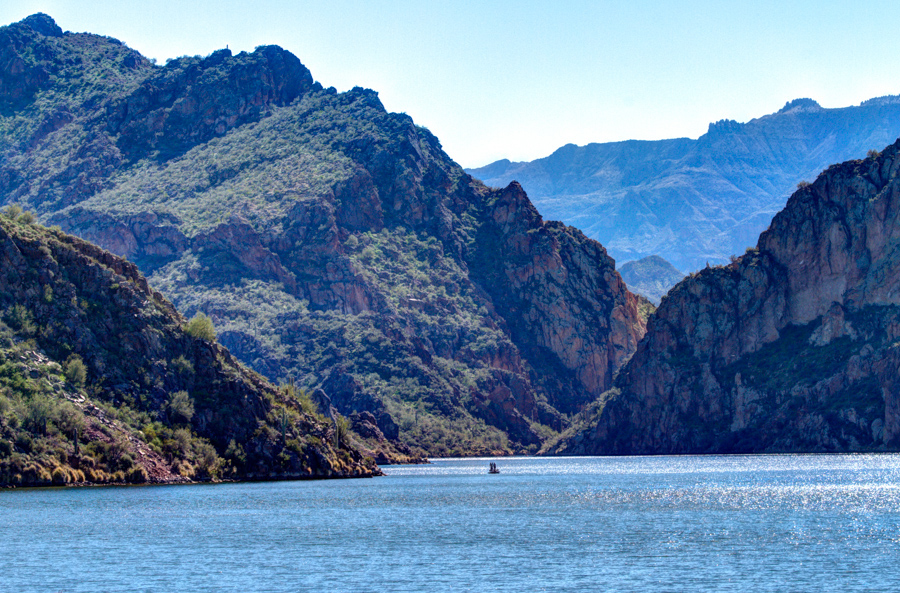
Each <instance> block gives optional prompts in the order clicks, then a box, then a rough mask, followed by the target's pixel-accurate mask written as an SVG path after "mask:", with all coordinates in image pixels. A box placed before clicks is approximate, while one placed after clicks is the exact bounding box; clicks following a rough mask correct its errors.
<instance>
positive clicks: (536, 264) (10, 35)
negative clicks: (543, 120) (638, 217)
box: [0, 15, 645, 455]
mask: <svg viewBox="0 0 900 593" xmlns="http://www.w3.org/2000/svg"><path fill="white" fill-rule="evenodd" d="M0 56H2V57H3V59H2V60H0V68H2V71H0V115H2V119H0V155H2V156H0V202H4V203H16V204H21V205H22V206H23V207H26V208H29V209H31V210H34V211H35V212H36V213H37V214H38V216H39V218H40V220H42V221H44V222H47V223H48V224H56V225H59V226H60V227H62V229H64V230H65V231H67V232H70V233H73V234H75V235H78V236H80V237H83V238H85V239H87V240H89V241H92V242H95V243H97V244H99V245H101V246H102V247H104V248H106V249H108V250H110V251H111V252H113V253H115V254H117V255H120V256H124V257H127V258H128V259H129V260H130V261H132V262H134V263H135V264H136V265H137V267H138V268H139V269H140V270H141V271H142V272H143V273H144V274H145V275H146V276H147V277H148V280H149V282H150V283H151V285H153V286H155V287H157V288H158V290H160V292H161V293H162V294H164V295H166V297H167V298H169V299H171V300H172V302H173V303H174V304H175V306H177V307H178V308H179V310H182V311H184V312H185V313H186V314H188V315H193V314H194V313H195V312H198V311H200V312H203V313H205V314H206V315H208V316H209V317H210V318H211V319H212V320H213V321H214V323H215V326H216V330H217V332H218V336H219V341H220V342H221V343H222V344H223V345H224V346H227V347H228V349H229V350H230V351H231V352H232V353H234V355H235V356H236V357H237V358H238V359H240V360H241V361H243V362H245V363H246V364H248V365H249V366H251V367H252V368H254V369H255V370H257V371H258V372H260V373H261V374H263V375H265V376H266V377H268V378H270V379H272V380H274V381H277V382H288V381H290V380H294V381H295V384H296V385H297V387H298V388H304V389H306V390H307V391H308V392H314V391H315V390H317V389H321V390H322V391H323V392H324V393H322V395H324V396H325V397H326V398H327V401H326V399H324V398H320V401H321V403H322V405H323V406H326V407H328V408H329V409H330V406H334V407H335V409H336V410H337V411H338V412H340V413H341V414H343V415H345V416H348V417H351V416H352V415H353V414H354V413H357V414H363V413H366V414H369V416H366V418H368V419H369V420H372V419H374V422H375V424H374V425H372V423H371V421H370V422H369V423H368V424H369V425H370V426H371V427H372V428H377V429H378V431H380V433H381V434H382V435H383V436H384V437H386V439H387V440H388V441H391V442H393V443H395V445H396V446H398V447H412V449H409V451H410V453H411V454H412V455H421V454H428V455H456V454H490V453H509V452H527V451H534V450H536V449H537V448H538V447H539V446H540V445H541V443H543V442H544V441H545V440H546V439H547V438H548V437H549V436H552V435H553V434H555V433H556V432H557V431H559V430H562V429H563V428H565V427H566V426H567V423H568V418H569V415H571V414H574V413H575V412H577V411H578V410H579V409H581V408H582V407H583V406H584V405H586V404H587V403H589V402H590V401H592V400H593V399H594V398H595V397H596V396H598V395H599V394H600V393H603V392H604V391H605V390H606V389H608V388H609V386H610V385H611V384H612V378H613V375H614V373H615V372H616V371H617V370H618V369H619V368H620V367H621V365H622V364H624V362H625V361H626V360H627V359H628V358H629V357H630V356H631V354H632V353H633V352H634V349H635V348H636V346H637V342H638V340H639V339H640V337H641V336H642V335H643V332H644V329H645V325H644V323H645V322H644V320H643V319H642V317H641V316H640V314H639V312H638V302H639V299H637V298H636V297H635V296H634V295H633V294H631V293H630V292H628V290H627V289H626V287H625V285H624V283H623V282H622V280H621V278H620V277H619V275H618V273H616V271H615V267H614V262H613V260H612V259H611V258H610V257H609V256H608V255H607V254H606V251H605V249H604V248H603V247H602V246H601V245H599V244H598V243H596V242H595V241H592V240H590V239H588V238H586V237H585V236H584V235H583V234H582V233H581V232H579V231H578V230H576V229H573V228H571V227H566V226H565V225H563V224H560V223H555V222H547V221H544V220H543V218H542V217H541V216H540V215H539V214H538V212H537V211H536V210H535V208H534V207H533V206H532V204H531V202H530V201H529V199H528V197H527V196H526V194H525V192H524V191H523V190H522V188H521V186H519V185H518V184H516V183H511V184H508V185H507V186H505V187H504V188H503V189H490V188H487V187H485V186H484V185H483V184H481V183H480V182H478V181H476V180H474V179H472V178H471V177H470V176H468V175H466V174H465V172H464V171H463V170H462V168H461V167H459V165H457V164H456V163H454V162H453V161H452V160H451V159H450V158H449V157H448V156H447V155H446V154H445V153H444V152H443V151H442V150H441V145H440V142H439V141H438V139H437V138H435V137H434V135H432V134H431V133H430V132H428V130H426V129H425V128H422V127H419V126H416V125H415V124H414V122H413V121H412V119H411V118H409V117H408V116H406V115H404V114H396V113H388V112H387V111H386V110H385V109H384V107H383V106H382V104H381V102H380V101H379V99H378V96H377V93H375V92H374V91H370V90H366V89H361V88H355V89H352V90H351V91H348V92H346V93H338V92H336V91H335V90H334V89H327V88H323V87H322V86H321V85H320V84H319V83H317V82H315V81H314V80H313V78H312V75H311V74H310V72H309V70H307V69H306V67H305V66H303V64H302V63H301V62H300V61H299V60H298V59H297V58H296V57H295V56H293V55H292V54H290V53H289V52H286V51H284V50H282V49H281V48H278V47H275V46H263V47H259V48H257V49H256V50H255V51H254V52H252V53H246V52H242V53H240V54H237V55H232V54H231V52H229V51H228V50H220V51H217V52H214V53H213V54H211V55H209V56H206V57H199V56H197V57H183V58H178V59H176V60H171V61H169V62H168V63H167V64H166V65H165V66H156V65H154V64H152V63H150V62H149V61H148V60H146V59H145V58H144V57H142V56H141V55H140V54H138V53H137V52H135V51H134V50H131V49H129V48H128V47H127V46H125V45H124V44H122V43H121V42H119V41H117V40H115V39H111V38H106V37H100V36H96V35H91V34H86V33H63V32H62V31H61V30H60V29H59V27H58V26H57V25H56V24H55V23H54V22H53V20H52V19H51V18H50V17H48V16H46V15H34V16H32V17H29V18H27V19H25V20H24V21H22V22H20V23H15V24H12V25H9V26H7V27H4V28H2V29H0Z"/></svg>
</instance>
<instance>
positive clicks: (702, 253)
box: [467, 96, 900, 271]
mask: <svg viewBox="0 0 900 593" xmlns="http://www.w3.org/2000/svg"><path fill="white" fill-rule="evenodd" d="M897 136H900V97H898V96H887V97H880V98H875V99H871V100H869V101H863V102H862V103H861V104H860V105H858V106H853V107H845V108H833V109H832V108H823V107H821V106H820V105H819V104H818V103H816V102H815V101H813V100H812V99H796V100H794V101H789V102H788V103H787V104H786V105H785V106H784V107H783V108H782V109H781V110H779V111H778V112H776V113H772V114H768V115H764V116H761V117H758V118H754V119H752V120H750V121H748V122H747V123H738V122H736V121H733V120H720V121H718V122H714V123H711V124H710V125H709V130H708V131H707V133H706V134H703V135H702V136H700V137H699V138H698V139H696V140H692V139H689V138H676V139H669V140H655V141H639V140H628V141H622V142H611V143H600V144H598V143H592V144H588V145H586V146H582V147H578V146H575V145H573V144H569V145H565V146H563V147H561V148H559V149H557V150H556V151H555V152H554V153H552V154H551V155H549V156H547V157H544V158H542V159H537V160H535V161H531V162H525V163H508V164H507V163H504V161H497V162H496V163H492V164H489V165H487V166H485V167H481V168H476V169H467V172H469V173H470V174H472V175H473V176H475V177H477V178H480V179H482V180H483V181H484V182H485V183H486V184H488V185H491V186H493V185H505V184H506V183H508V182H509V181H510V180H513V179H515V180H517V181H519V182H520V183H521V184H522V186H523V187H524V188H525V189H526V191H528V193H529V195H530V196H531V199H532V201H533V202H534V203H535V205H536V207H537V208H538V210H539V211H541V213H542V214H543V215H544V216H546V217H548V218H555V219H559V220H562V221H563V222H565V223H566V224H571V225H574V226H577V227H578V228H581V229H582V230H583V231H584V232H585V234H587V235H588V236H589V237H591V238H594V239H597V240H599V241H600V242H601V243H603V245H604V246H606V248H607V249H608V250H609V252H610V254H611V255H612V256H613V257H614V258H615V259H616V260H617V261H619V262H620V263H624V262H626V261H630V260H635V259H640V258H642V257H646V256H649V255H660V256H662V257H664V258H665V259H666V260H668V261H670V262H672V263H673V265H675V267H676V268H678V269H681V270H689V271H690V270H698V269H700V268H702V267H703V266H705V265H706V263H711V264H721V263H726V262H727V261H728V258H729V257H730V256H731V255H739V254H741V253H743V252H744V250H745V248H746V247H748V246H750V245H752V244H753V242H754V241H755V239H756V236H757V235H758V234H759V233H760V232H762V231H763V230H765V228H766V227H767V226H768V224H769V222H770V221H771V219H772V217H773V216H774V215H775V214H776V213H777V212H778V211H779V210H781V208H783V207H784V205H785V203H786V201H787V198H788V196H789V195H790V193H791V192H792V191H793V189H794V188H795V187H796V185H797V183H799V182H801V181H805V180H808V179H812V178H814V177H815V176H816V175H817V174H818V172H819V171H821V170H822V169H824V168H826V167H827V166H828V165H831V164H832V163H836V162H842V161H845V160H848V159H851V158H861V157H863V156H865V154H866V152H867V151H868V150H870V149H875V148H878V147H879V146H885V145H886V144H889V143H891V142H892V141H893V140H894V139H895V138H896V137H897Z"/></svg>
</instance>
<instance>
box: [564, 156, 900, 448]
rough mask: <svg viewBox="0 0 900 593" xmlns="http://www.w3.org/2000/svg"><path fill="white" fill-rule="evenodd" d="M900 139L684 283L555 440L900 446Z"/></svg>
mask: <svg viewBox="0 0 900 593" xmlns="http://www.w3.org/2000/svg"><path fill="white" fill-rule="evenodd" d="M898 150H900V142H898V143H897V144H894V145H892V146H889V147H888V148H886V149H885V150H884V151H883V152H882V153H881V154H879V155H878V156H870V157H869V158H867V159H865V160H862V161H850V162H847V163H843V164H840V165H835V166H832V167H830V168H829V169H827V170H826V171H824V172H823V173H822V174H820V175H819V177H818V178H817V179H816V180H815V182H813V183H812V184H810V185H808V186H805V187H803V188H801V189H799V190H798V191H797V192H796V193H795V194H794V195H793V196H792V197H791V199H790V200H789V201H788V204H787V206H786V207H785V209H784V210H783V211H782V212H780V213H779V214H778V215H777V216H776V217H775V219H774V220H773V221H772V225H771V226H770V227H769V229H768V230H767V231H766V232H765V233H763V234H762V235H761V236H760V239H759V244H758V247H757V248H756V249H755V250H748V252H747V254H745V255H744V256H742V257H741V258H738V259H737V260H736V261H735V262H733V263H731V264H730V265H728V266H724V267H720V268H710V269H706V270H702V271H701V272H699V273H697V274H696V275H692V276H691V277H689V278H687V279H685V280H684V281H683V282H681V283H680V284H679V285H678V286H676V287H675V288H674V289H673V290H672V291H671V292H670V293H669V295H668V296H666V297H665V298H664V299H663V301H662V304H661V306H660V307H659V309H658V310H657V314H656V316H655V317H654V318H653V319H652V320H651V322H650V324H649V327H648V332H647V335H646V336H645V337H644V340H643V341H642V342H641V344H640V345H639V347H638V350H637V352H636V353H635V355H634V357H633V358H632V359H631V361H630V362H629V364H628V365H627V366H626V367H625V368H624V369H623V371H622V374H621V376H620V377H619V378H618V380H617V382H616V389H615V390H613V391H612V392H610V393H608V394H606V395H605V396H604V397H603V398H602V400H601V402H600V403H598V404H597V405H596V406H595V407H594V410H593V411H592V413H590V414H588V415H587V416H586V418H585V419H584V422H585V424H584V425H583V426H582V428H581V430H580V431H577V432H576V431H573V432H572V433H571V434H570V435H567V437H566V438H564V439H563V440H562V441H561V442H560V443H558V444H557V445H556V446H555V448H554V450H555V451H556V452H564V453H567V454H578V453H676V452H678V453H687V452H750V451H847V450H850V451H853V450H896V449H898V448H900V382H898V381H900V379H898V375H897V368H898V366H897V365H898V362H900V350H898V348H897V343H898V342H897V338H898V331H900V330H898V328H900V326H898V320H900V318H898V314H900V258H898V255H897V254H898V253H900V251H898V250H900V230H898V229H900V226H898V216H900V214H898V213H900V180H898V172H900V155H898Z"/></svg>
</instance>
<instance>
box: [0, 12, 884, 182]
mask: <svg viewBox="0 0 900 593" xmlns="http://www.w3.org/2000/svg"><path fill="white" fill-rule="evenodd" d="M35 12H46V13H47V14H49V15H50V16H52V17H53V18H54V19H56V22H57V23H58V24H59V25H60V26H61V27H62V28H63V30H67V31H90V32H92V33H100V34H104V35H110V36H112V37H116V38H118V39H120V40H122V41H124V42H126V43H127V44H128V45H129V46H131V47H133V48H135V49H137V50H138V51H140V52H141V53H143V54H144V55H146V56H148V57H152V58H156V59H157V60H158V61H159V62H160V63H162V62H164V61H165V60H166V59H167V58H172V57H176V56H180V55H194V54H200V55H206V54H209V53H210V52H212V51H214V50H216V49H219V48H222V47H225V46H226V45H228V46H229V47H230V48H231V49H232V50H234V51H240V50H249V51H252V50H253V48H254V47H256V46H257V45H263V44H277V45H280V46H282V47H284V48H286V49H288V50H290V51H291V52H293V53H295V54H296V55H297V56H298V57H299V58H300V59H301V60H302V61H303V63H304V64H305V65H306V66H307V67H308V68H309V69H310V70H311V71H312V73H313V76H314V77H315V79H316V80H318V81H319V82H321V83H322V84H323V85H325V86H334V87H337V89H338V90H341V91H343V90H347V89H349V88H351V87H353V86H357V85H359V86H365V87H369V88H372V89H375V90H377V91H378V92H379V94H380V97H381V100H382V102H383V103H384V104H385V106H386V107H387V108H388V109H389V110H391V111H403V112H406V113H408V114H409V115H411V116H412V117H413V119H415V121H416V122H417V123H418V124H420V125H424V126H426V127H428V128H429V129H430V130H431V131H432V132H434V133H435V134H436V135H437V136H438V137H439V138H440V139H441V141H442V143H443V146H444V149H445V150H446V151H447V152H448V153H449V154H450V156H451V157H453V158H454V159H455V160H456V161H457V162H459V163H460V164H462V165H463V166H467V167H474V166H481V165H485V164H488V163H490V162H492V161H494V160H496V159H499V158H509V159H511V160H532V159H535V158H539V157H542V156H546V155H548V154H550V153H551V152H553V150H555V149H556V148H558V147H559V146H562V145H563V144H567V143H570V142H573V143H575V144H580V145H581V144H587V143H589V142H606V141H616V140H626V139H632V138H636V139H648V140H652V139H659V138H672V137H679V136H687V137H691V138H696V137H697V136H699V135H701V134H703V133H704V132H706V129H707V125H708V124H709V122H711V121H715V120H718V119H724V118H728V119H735V120H738V121H741V122H744V121H748V120H750V119H752V118H754V117H759V116H762V115H765V114H767V113H771V112H773V111H777V110H778V109H780V108H781V107H782V106H783V105H784V103H785V102H787V101H788V100H790V99H795V98H799V97H811V98H813V99H816V100H817V101H819V103H821V104H822V105H823V106H825V107H844V106H847V105H853V104H858V103H859V102H860V101H862V100H865V99H868V98H871V97H875V96H881V95H886V94H900V59H898V57H897V52H896V38H897V23H900V2H897V0H892V1H884V2H881V1H873V2H866V1H860V2H828V1H806V0H804V1H797V2H791V1H790V0H780V1H773V2H769V1H753V2H747V1H744V2H730V1H725V0H720V1H715V2H714V1H709V2H708V1H699V0H698V1H684V2H677V1H674V0H673V1H668V2H663V1H658V2H650V1H641V0H632V1H630V2H629V1H623V0H616V1H605V0H598V1H595V2H588V1H576V0H570V1H565V0H558V1H556V2H529V1H507V0H494V1H491V0H480V1H452V0H445V1H443V2H438V1H437V0H420V1H406V0H397V1H393V2H379V1H376V0H369V1H342V0H331V1H329V2H319V1H304V0H293V1H276V0H255V1H254V0H242V1H232V0H218V1H206V0H201V1H178V2H176V1H170V0H159V1H153V2H133V1H131V0H116V1H108V0H91V1H90V2H86V1H77V2H76V1H72V0H6V1H4V2H3V3H2V4H0V23H2V24H8V23H11V22H14V21H18V20H20V19H22V18H24V17H25V16H28V15H29V14H32V13H35Z"/></svg>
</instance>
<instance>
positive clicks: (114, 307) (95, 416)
mask: <svg viewBox="0 0 900 593" xmlns="http://www.w3.org/2000/svg"><path fill="white" fill-rule="evenodd" d="M0 269H2V270H3V273H2V274H0V311H2V314H3V319H4V322H0V485H46V484H50V483H56V484H61V483H70V482H95V483H96V482H117V481H130V482H147V481H150V482H178V481H187V480H190V479H209V478H237V479H278V478H303V477H337V476H366V475H374V474H375V473H377V472H378V470H377V468H376V467H375V466H374V464H373V463H372V462H371V460H369V461H368V462H364V461H363V460H362V457H361V455H360V454H359V453H358V452H357V451H356V450H354V449H352V448H350V447H349V446H345V445H341V446H339V447H337V448H335V447H332V446H331V445H329V444H328V443H329V442H334V434H333V433H334V429H333V428H332V427H331V426H330V425H328V424H325V423H323V422H322V421H321V420H319V419H318V418H317V417H316V416H314V415H311V414H310V413H307V412H306V411H304V409H303V407H302V405H301V402H300V401H299V400H298V399H295V398H292V397H288V395H286V394H285V393H282V392H279V391H277V390H276V389H274V388H273V387H272V386H271V385H270V384H269V383H268V382H267V381H265V380H264V379H263V378H262V377H260V376H259V375H257V374H256V373H253V372H252V371H249V370H247V369H246V368H245V367H243V366H242V365H240V364H239V363H238V362H237V361H236V360H235V359H234V358H233V357H232V356H231V355H230V354H229V353H228V351H227V350H225V349H224V348H222V347H221V346H219V345H218V344H216V343H215V342H214V341H209V340H208V339H205V338H203V337H195V336H194V335H193V334H190V333H186V332H185V329H184V328H185V325H186V320H185V319H183V318H182V317H181V316H180V315H179V314H178V313H177V312H176V311H175V309H174V308H173V307H172V305H171V304H169V303H168V302H167V301H166V300H165V299H164V298H163V297H162V296H161V295H160V294H159V293H157V292H154V291H153V290H152V289H150V288H149V287H148V285H147V281H146V280H145V279H144V277H143V276H141V275H140V274H139V273H138V271H137V268H136V267H135V266H134V264H131V263H129V262H126V261H124V260H122V259H120V258H118V257H115V256H113V255H112V254H110V253H108V252H106V251H103V250H102V249H99V248H97V247H96V246H94V245H91V244H89V243H86V242H84V241H82V240H80V239H76V238H75V237H71V236H68V235H65V234H63V233H61V232H59V231H53V230H49V229H45V228H43V227H40V226H38V225H36V224H34V223H32V222H30V221H29V220H28V215H21V216H19V215H18V214H17V213H15V212H14V211H7V212H6V213H5V214H3V215H0Z"/></svg>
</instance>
